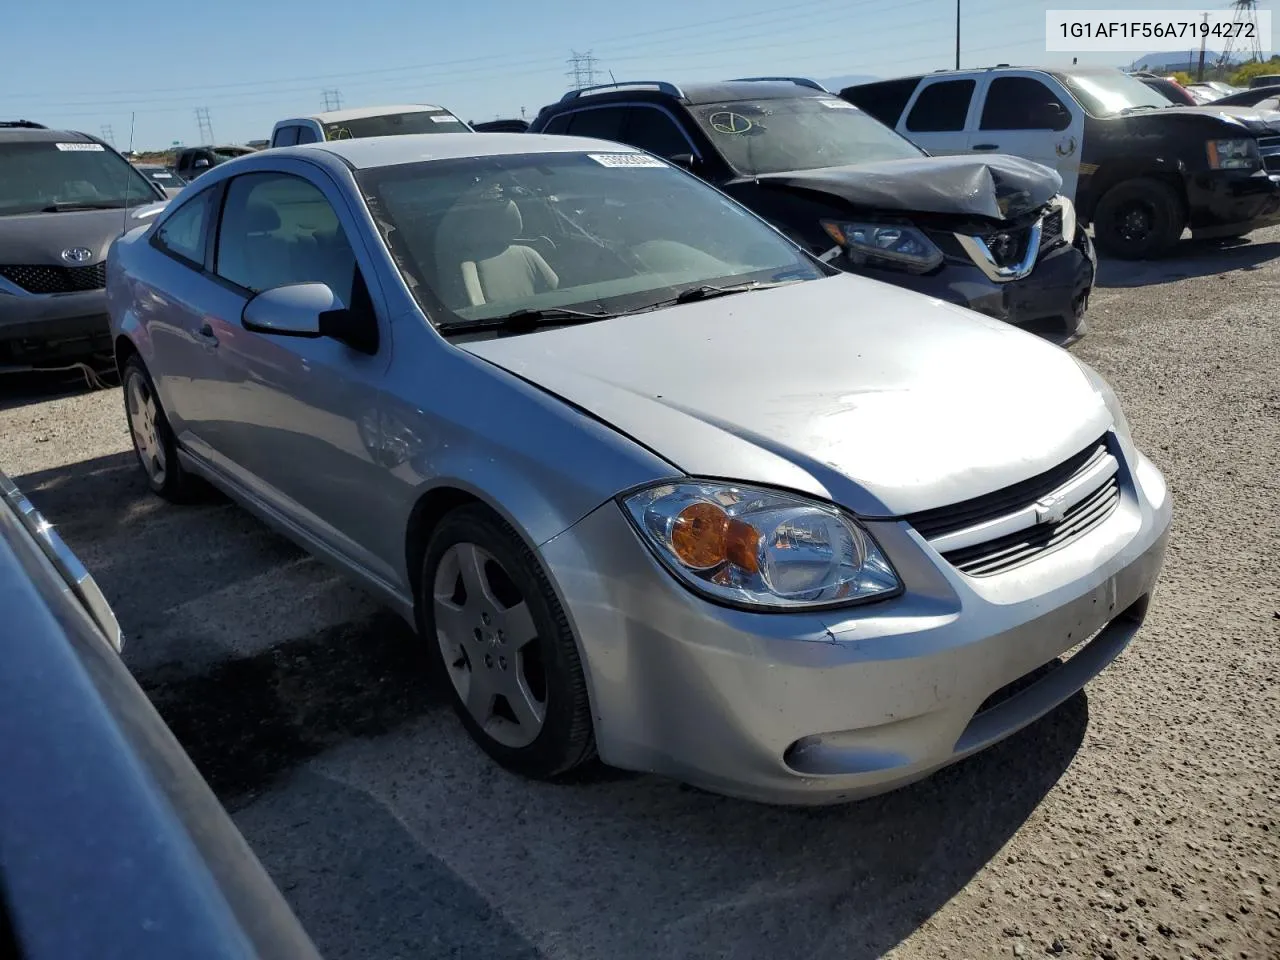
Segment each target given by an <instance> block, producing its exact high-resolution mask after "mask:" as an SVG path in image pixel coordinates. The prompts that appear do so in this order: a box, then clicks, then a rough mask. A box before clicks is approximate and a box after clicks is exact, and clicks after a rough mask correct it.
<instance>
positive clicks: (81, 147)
mask: <svg viewBox="0 0 1280 960" xmlns="http://www.w3.org/2000/svg"><path fill="white" fill-rule="evenodd" d="M54 146H55V147H57V148H58V149H59V150H61V151H62V152H63V153H101V152H102V144H100V143H55V144H54Z"/></svg>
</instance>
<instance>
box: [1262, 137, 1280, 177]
mask: <svg viewBox="0 0 1280 960" xmlns="http://www.w3.org/2000/svg"><path fill="white" fill-rule="evenodd" d="M1258 152H1259V153H1260V154H1262V165H1263V167H1264V168H1266V170H1267V171H1268V172H1269V173H1280V137H1260V138H1259V139H1258Z"/></svg>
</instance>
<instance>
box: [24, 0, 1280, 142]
mask: <svg viewBox="0 0 1280 960" xmlns="http://www.w3.org/2000/svg"><path fill="white" fill-rule="evenodd" d="M961 2H962V30H961V42H962V54H961V63H962V65H963V66H980V65H988V64H993V63H996V62H1012V63H1028V64H1048V63H1061V62H1062V55H1056V54H1055V55H1048V54H1046V53H1045V52H1044V12H1045V10H1047V9H1069V8H1092V9H1097V8H1105V7H1109V6H1121V5H1122V6H1123V7H1125V8H1127V9H1135V8H1148V9H1193V8H1198V9H1205V8H1208V9H1217V8H1224V7H1227V6H1229V3H1228V2H1227V0H1217V2H1205V0H1201V2H1200V3H1199V4H1194V3H1187V2H1186V0H1120V2H1118V3H1114V4H1108V3H1105V2H1103V0H1092V2H1089V0H1084V2H1081V0H961ZM1277 4H1280V0H1262V3H1261V8H1262V9H1270V10H1272V11H1273V13H1274V10H1275V9H1276V5H1277ZM1276 19H1277V20H1280V17H1278V18H1276ZM573 51H578V52H580V53H587V52H590V53H591V54H592V55H594V57H595V58H596V60H595V63H594V69H595V74H596V78H597V79H598V80H599V81H603V82H608V80H609V72H610V71H612V73H613V75H614V76H615V77H616V78H617V79H618V80H624V79H671V80H676V81H681V80H683V81H696V80H711V79H722V78H726V77H734V76H744V75H759V74H786V75H792V74H799V75H805V76H811V77H817V78H826V77H833V76H844V75H849V74H870V75H874V76H895V75H898V74H905V73H914V72H924V71H928V70H933V69H937V68H942V67H950V66H952V65H953V61H954V56H955V0H803V2H795V0H792V2H787V0H781V2H779V0H772V2H770V0H701V2H697V3H695V2H692V0H645V2H642V3H618V2H609V0H605V2H603V3H586V2H571V0H521V2H515V0H448V2H446V0H205V2H203V3H199V2H197V3H190V2H186V3H183V2H177V0H127V2H126V0H120V2H117V3H114V4H113V3H111V2H104V0H0V118H6V119H8V118H19V117H20V118H23V119H29V120H37V121H39V122H41V123H44V124H46V125H48V126H60V127H70V128H72V129H80V130H85V131H88V132H90V133H95V134H101V133H102V132H103V130H102V128H103V126H104V125H110V127H111V130H112V133H113V139H114V142H115V144H116V146H118V147H119V148H121V149H125V148H127V147H128V145H129V128H130V119H131V115H133V116H135V117H136V124H135V130H134V145H135V147H136V148H137V149H154V148H159V147H167V146H169V145H170V144H171V143H172V142H173V141H181V142H183V143H188V144H192V143H199V142H200V134H199V127H198V125H197V120H196V112H195V111H196V108H197V107H207V108H208V111H209V118H210V120H211V122H212V126H213V131H214V137H215V139H216V140H218V141H219V142H242V141H244V140H249V139H254V138H265V137H267V136H269V135H270V133H271V126H272V124H273V123H274V122H275V121H276V120H278V119H281V118H283V117H287V116H293V115H296V114H299V113H309V112H312V111H316V110H320V109H322V108H323V107H324V92H325V91H326V90H330V91H332V90H335V89H336V90H337V91H339V92H340V94H341V97H342V104H343V105H344V106H369V105H374V104H380V103H415V102H435V103H442V104H444V105H445V106H447V107H449V108H450V109H451V110H453V111H454V112H455V113H457V114H459V115H460V116H461V117H462V118H463V119H465V120H477V121H479V120H487V119H492V118H494V117H496V116H518V115H519V114H520V110H521V108H522V107H523V108H524V109H525V110H526V111H527V112H528V115H529V116H530V117H532V116H533V115H534V114H535V113H536V112H537V110H538V108H539V107H540V106H542V105H543V104H545V103H548V102H550V101H551V100H554V99H556V98H557V97H558V96H559V95H560V94H561V93H563V92H564V91H565V90H566V89H568V88H569V86H570V85H571V84H570V81H569V79H568V78H567V76H566V71H567V70H568V69H569V66H568V64H567V62H566V61H567V59H568V57H569V56H570V54H571V53H572V52H573ZM1147 52H1149V51H1146V50H1135V51H1134V53H1135V55H1136V54H1139V53H1147ZM1170 56H1171V57H1172V56H1175V55H1170ZM1080 59H1081V62H1082V63H1115V62H1116V61H1117V59H1127V58H1124V57H1119V58H1118V57H1117V55H1115V54H1112V55H1093V56H1081V58H1080Z"/></svg>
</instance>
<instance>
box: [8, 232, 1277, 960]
mask: <svg viewBox="0 0 1280 960" xmlns="http://www.w3.org/2000/svg"><path fill="white" fill-rule="evenodd" d="M1181 253H1182V256H1181V257H1180V258H1178V259H1176V260H1172V261H1169V262H1166V263H1163V264H1159V265H1139V266H1136V267H1134V266H1124V265H1119V264H1104V265H1103V267H1104V270H1103V276H1102V282H1101V289H1099V290H1098V292H1097V293H1096V295H1095V300H1094V305H1093V308H1092V311H1091V324H1092V330H1091V333H1090V335H1089V336H1088V338H1087V339H1086V340H1085V341H1084V342H1083V343H1081V344H1080V345H1079V346H1077V347H1076V348H1075V350H1076V351H1077V352H1078V353H1079V355H1080V356H1082V357H1084V358H1085V359H1086V360H1088V361H1089V362H1090V363H1092V364H1094V365H1095V366H1096V367H1097V368H1099V369H1100V370H1101V371H1102V372H1103V373H1104V374H1105V375H1106V376H1107V377H1108V378H1109V379H1110V380H1111V381H1112V383H1113V384H1114V385H1115V387H1116V389H1117V392H1118V393H1119V394H1120V396H1121V398H1122V399H1123V400H1124V402H1125V404H1126V408H1127V411H1128V415H1129V419H1130V421H1131V422H1132V425H1133V429H1134V433H1135V434H1136V436H1137V439H1138V442H1139V444H1140V445H1141V446H1142V447H1143V448H1144V449H1145V450H1146V452H1147V453H1148V454H1149V455H1150V456H1151V457H1152V459H1154V460H1155V461H1156V463H1157V464H1159V466H1160V467H1161V468H1162V469H1163V470H1164V471H1165V472H1166V474H1167V475H1168V477H1169V480H1170V483H1171V486H1172V490H1173V496H1174V504H1175V532H1174V537H1173V542H1172V546H1171V548H1170V554H1169V558H1168V562H1167V566H1166V568H1165V572H1164V576H1163V579H1162V581H1161V586H1160V589H1159V591H1158V592H1157V594H1156V598H1155V603H1154V605H1153V610H1152V613H1151V615H1150V617H1149V619H1148V621H1147V625H1146V627H1145V628H1144V630H1143V632H1142V633H1141V634H1140V636H1139V638H1138V640H1137V642H1136V643H1135V644H1134V646H1133V647H1131V648H1130V650H1129V651H1128V652H1127V653H1126V654H1125V655H1124V656H1123V657H1122V658H1121V659H1120V660H1119V661H1118V662H1117V663H1116V664H1115V665H1113V666H1112V667H1111V668H1110V669H1109V670H1108V671H1107V672H1106V673H1105V674H1103V675H1102V676H1101V677H1100V678H1099V679H1098V680H1096V681H1095V682H1094V683H1093V684H1091V685H1090V686H1089V688H1088V690H1087V692H1086V693H1084V694H1081V695H1079V696H1077V697H1075V698H1074V699H1073V700H1071V701H1070V702H1068V703H1067V704H1066V705H1064V706H1063V707H1062V708H1061V709H1059V710H1058V711H1057V712H1055V713H1054V714H1052V715H1050V716H1049V717H1047V718H1045V719H1044V720H1042V721H1041V722H1040V723H1038V724H1036V725H1034V726H1033V727H1032V728H1030V729H1028V730H1026V731H1024V732H1023V733H1022V734H1020V735H1018V736H1016V737H1014V738H1012V739H1011V740H1009V741H1007V742H1005V743H1004V744H1002V745H1001V746H999V747H997V748H995V749H993V750H991V751H989V752H987V753H986V754H983V755H980V756H978V757H976V758H974V759H972V760H970V761H968V762H966V763H964V764H962V765H960V766H958V767H955V768H952V769H951V770H949V771H946V772H944V773H943V774H941V775H939V776H937V777H934V778H933V779H931V780H929V781H926V782H924V783H921V784H919V785H916V786H914V787H912V788H909V789H907V790H905V791H902V792H900V793H897V794H893V795H890V796H886V797H882V798H878V799H875V800H872V801H869V802H866V803H863V804H861V805H857V806H849V807H843V808H835V809H826V810H818V811H794V810H782V809H770V808H765V807H759V806H753V805H749V804H744V803H738V802H734V801H729V800H723V799H719V798H716V797H711V796H708V795H706V794H702V793H699V792H696V791H692V790H687V789H684V788H682V787H681V786H679V785H678V784H675V783H671V782H667V781H662V780H658V779H655V778H652V777H639V776H629V775H623V774H601V775H598V776H595V777H592V778H590V779H588V780H587V781H586V782H583V783H578V784H573V785H567V786H547V785H536V784H530V783H526V782H523V781H520V780H518V779H515V778H513V777H511V776H508V775H506V774H504V773H502V772H500V771H498V770H496V769H494V768H493V767H492V766H491V765H490V764H488V763H487V762H485V761H484V760H483V759H482V757H481V755H480V754H479V752H478V751H477V750H476V749H474V748H473V747H472V746H471V745H470V743H469V742H468V741H467V740H466V739H465V737H464V735H463V733H462V731H461V728H460V727H459V725H458V724H457V723H456V722H455V720H454V718H453V717H452V715H451V713H450V712H449V711H448V709H447V707H446V706H445V701H444V699H443V697H442V695H441V691H440V689H439V687H438V686H437V685H435V684H434V683H433V682H432V681H431V680H430V679H429V678H427V677H426V675H425V672H424V666H423V659H422V658H421V657H420V656H419V654H418V652H417V648H416V647H415V644H414V641H413V638H412V637H411V636H410V635H409V633H408V632H407V631H406V630H405V629H404V628H403V627H402V626H401V625H400V624H399V622H398V621H397V620H396V619H395V618H394V617H392V616H390V615H388V614H386V613H383V612H381V611H380V610H379V609H378V608H377V607H376V606H375V605H374V604H373V603H372V602H371V601H370V600H369V599H368V598H366V597H365V596H364V595H362V594H361V593H360V592H359V591H357V590H355V589H354V588H352V587H350V586H348V585H346V584H344V583H342V582H341V581H340V580H338V579H337V578H336V577H334V576H333V575H331V574H330V573H328V572H327V571H326V570H324V569H323V568H321V567H320V566H318V565H317V564H316V563H314V562H313V561H310V560H308V559H306V558H304V557H303V556H302V555H301V554H300V553H299V552H298V551H297V550H296V549H295V548H294V547H292V546H291V545H290V544H288V543H286V542H285V541H283V540H281V539H280V538H278V537H276V536H275V535H273V534H271V533H269V532H268V531H267V530H266V529H265V528H264V527H262V526H261V525H260V524H258V523H257V522H255V521H254V520H252V519H250V518H249V517H248V516H247V515H245V514H244V513H242V512H241V511H239V510H238V509H236V508H234V507H232V506H230V505H227V504H213V505H208V506H201V507H196V508H176V507H171V506H166V505H163V504H161V503H160V502H158V501H156V500H154V499H153V498H150V497H149V496H147V495H146V493H145V488H144V485H143V481H142V479H141V477H140V475H139V474H138V473H137V472H136V469H135V467H134V464H133V462H132V458H131V454H129V453H128V452H127V450H128V446H127V444H128V441H127V437H126V433H125V428H124V418H123V415H122V412H121V403H120V397H119V394H118V391H109V392H104V393H85V392H83V391H72V392H70V393H67V394H55V393H53V392H51V391H50V390H49V389H48V388H37V387H33V386H32V385H30V384H27V385H25V386H23V387H22V391H21V392H19V393H17V394H15V393H14V392H12V390H11V391H10V392H9V393H8V394H6V395H4V397H3V398H0V407H3V409H0V436H3V438H4V441H3V444H2V445H0V465H2V466H3V468H4V469H5V470H6V471H7V472H8V473H9V474H10V475H11V476H13V477H15V478H16V479H17V480H18V482H19V484H20V485H21V486H22V487H23V488H24V489H25V490H26V491H27V492H28V494H29V495H30V496H31V498H32V499H33V500H34V501H35V503H36V504H37V505H38V506H39V507H40V508H41V509H42V510H43V511H44V512H45V513H46V514H47V515H48V516H49V517H50V518H52V519H54V520H55V521H56V522H58V523H59V524H60V525H61V527H62V530H63V533H64V535H65V537H66V538H67V540H68V541H69V542H70V543H71V545H72V546H73V548H74V549H76V550H77V551H78V552H79V554H80V556H81V558H82V559H83V560H84V561H85V562H86V564H87V565H88V566H89V567H90V569H92V570H94V571H95V572H96V573H97V575H98V577H99V579H100V581H101V583H102V585H103V588H104V589H105V591H106V593H107V595H108V597H109V598H110V599H111V601H112V602H113V603H114V605H115V608H116V611H117V613H118V614H119V617H120V620H121V622H122V624H123V626H124V628H125V631H126V633H127V634H128V635H129V637H130V643H129V647H128V650H127V653H126V658H127V660H128V662H129V664H130V666H131V667H132V669H133V670H134V671H135V673H136V675H137V676H138V677H139V679H140V680H141V682H142V683H143V684H144V686H145V687H146V688H147V689H148V691H149V692H150V693H151V695H152V697H153V698H154V700H155V701H156V703H157V704H158V705H159V707H160V709H161V711H162V713H163V714H164V715H165V717H166V719H167V720H168V721H169V722H170V724H171V725H172V726H173V727H174V729H175V731H176V732H177V733H178V735H179V737H180V738H181V739H182V740H183V742H184V743H185V744H186V746H187V748H188V750H189V751H190V752H191V754H192V755H193V757H194V758H195V760H196V762H197V763H198V764H199V766H200V767H201V769H202V770H203V771H204V773H205V775H206V776H207V777H208V778H209V779H210V780H211V782H212V783H213V784H214V786H215V788H216V789H217V790H218V792H219V793H220V795H221V796H222V797H223V798H224V801H225V802H226V803H227V805H228V807H229V808H230V809H231V810H232V811H233V814H234V816H235V818H236V820H237V822H238V823H239V825H240V827H241V829H242V830H243V831H244V832H245V834H246V836H247V837H248V838H249V841H250V842H251V843H252V844H253V846H254V847H255V849H256V850H257V851H258V853H259V855H260V856H261V858H262V860H263V862H264V863H265V864H266V866H267V868H268V869H269V870H270V871H271V873H272V874H273V875H274V876H275V878H276V879H277V881H278V882H279V883H280V885H281V887H282V889H283V890H284V891H285V893H286V895H287V896H288V897H289V898H290V900H291V902H292V903H293V905H294V907H295V908H296V910H297V912H298V914H299V916H300V918H301V919H302V921H303V923H304V924H305V925H306V926H307V928H308V929H309V930H310V932H311V934H312V936H313V937H314V938H315V940H316V942H317V944H318V945H319V947H320V948H321V950H322V952H323V953H324V954H325V956H327V957H329V958H332V960H337V958H369V960H390V958H410V957H413V958H437V957H441V958H443V957H477V958H499V960H507V958H525V957H554V958H575V960H576V958H583V960H586V958H609V960H626V958H633V957H634V958H646V960H647V958H653V957H731V958H762V960H764V958H768V960H782V958H791V957H796V958H804V960H825V958H870V957H877V956H881V955H884V954H886V953H887V954H889V955H891V956H893V957H896V958H903V960H913V958H925V957H929V958H936V957H946V958H988V957H1000V956H1042V955H1047V954H1065V955H1067V956H1072V957H1107V958H1110V957H1135V958H1147V957H1151V958H1166V957H1168V958H1207V957H1233V958H1246V957H1248V958H1258V960H1262V958H1273V960H1274V958H1276V957H1280V895H1278V894H1277V888H1278V887H1280V856H1278V854H1280V813H1278V812H1277V811H1278V809H1280V808H1278V806H1277V803H1278V801H1280V773H1278V772H1277V764H1278V763H1280V693H1278V691H1280V686H1278V684H1277V681H1278V680H1280V660H1278V659H1277V653H1276V651H1277V648H1278V647H1280V573H1278V572H1277V560H1278V559H1280V519H1278V518H1280V372H1278V371H1277V365H1278V364H1280V231H1270V232H1268V233H1261V234H1255V235H1254V238H1253V242H1252V243H1250V244H1248V245H1245V246H1240V247H1236V248H1234V249H1218V248H1206V247H1196V246H1192V245H1190V244H1187V245H1186V246H1185V248H1184V249H1183V250H1182V251H1181ZM1010 402H1016V398H1010Z"/></svg>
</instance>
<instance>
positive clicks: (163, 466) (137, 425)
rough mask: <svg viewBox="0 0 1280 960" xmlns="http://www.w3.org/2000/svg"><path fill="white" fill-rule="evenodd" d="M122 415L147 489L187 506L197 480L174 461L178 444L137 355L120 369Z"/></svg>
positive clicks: (176, 460)
mask: <svg viewBox="0 0 1280 960" xmlns="http://www.w3.org/2000/svg"><path fill="white" fill-rule="evenodd" d="M121 385H122V387H123V388H124V413H125V418H126V419H127V420H128V421H129V434H130V436H131V437H132V438H133V452H134V453H135V454H136V455H137V457H138V465H139V466H141V467H142V472H143V473H145V474H146V476H147V486H149V487H150V488H151V491H152V493H155V494H158V495H159V496H161V497H163V498H164V499H166V500H170V501H172V502H174V503H188V502H190V501H191V500H194V499H196V498H197V496H198V495H199V480H198V479H197V478H195V477H193V476H191V474H189V473H187V471H186V470H184V469H183V467H182V464H181V463H180V462H179V461H178V444H177V441H176V440H175V439H174V436H173V430H172V428H170V426H169V420H168V418H167V417H166V416H165V415H164V408H163V407H161V406H160V397H159V395H158V394H157V393H156V387H155V383H154V382H152V380H151V374H150V373H148V372H147V368H146V365H145V364H144V363H143V362H142V358H141V357H139V356H138V355H137V354H134V355H133V356H131V357H130V358H129V359H128V360H127V361H126V362H125V365H124V376H123V377H122V378H121Z"/></svg>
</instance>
